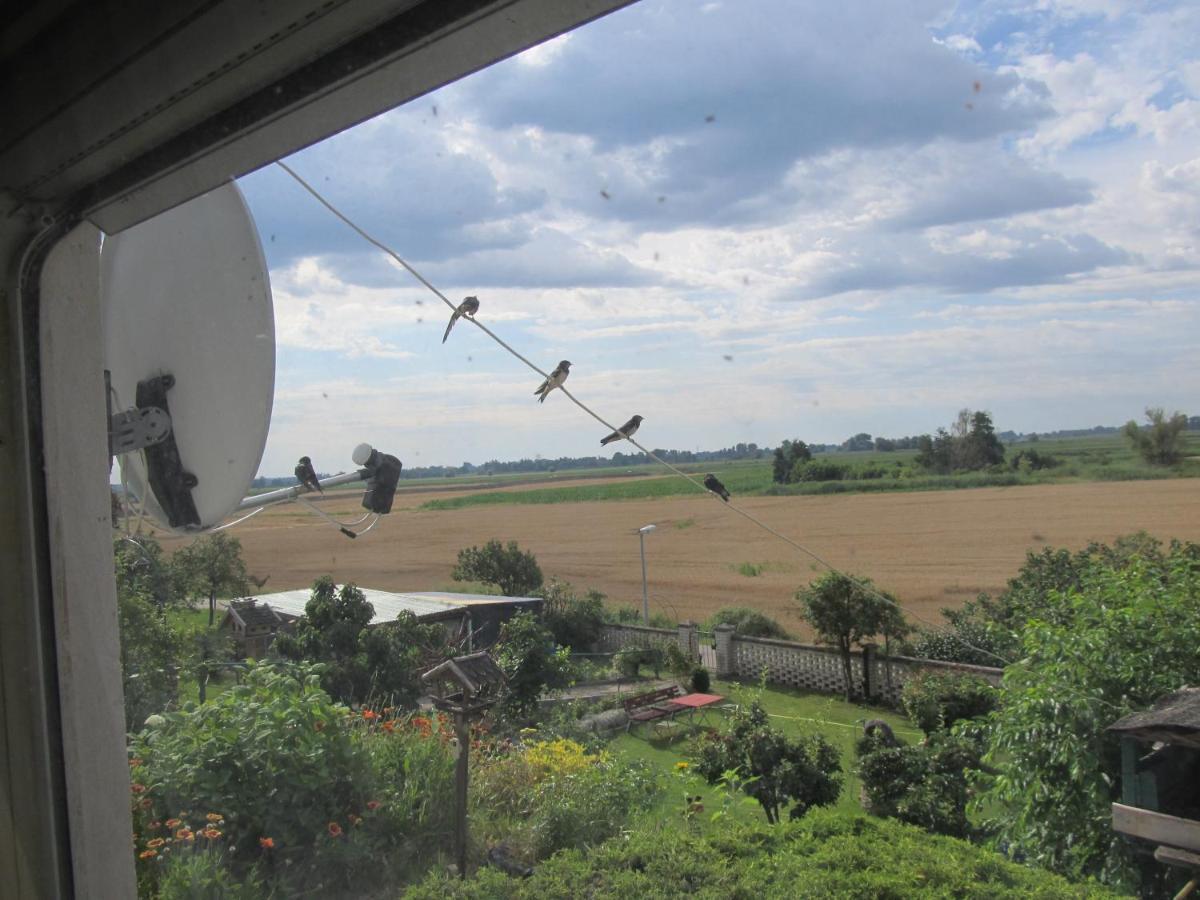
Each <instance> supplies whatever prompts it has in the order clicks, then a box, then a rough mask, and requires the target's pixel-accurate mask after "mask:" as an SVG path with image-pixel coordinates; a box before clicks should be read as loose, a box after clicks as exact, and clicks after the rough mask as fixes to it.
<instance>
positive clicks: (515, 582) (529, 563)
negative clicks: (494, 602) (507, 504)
mask: <svg viewBox="0 0 1200 900" xmlns="http://www.w3.org/2000/svg"><path fill="white" fill-rule="evenodd" d="M450 575H451V577H452V578H453V579H454V580H455V581H482V582H485V583H487V584H494V585H497V586H498V587H499V588H500V590H502V591H503V592H504V596H506V597H528V596H532V595H533V594H534V593H535V592H536V591H537V589H538V588H540V587H541V586H542V570H541V569H540V568H539V567H538V564H537V559H536V558H535V557H534V555H533V554H532V553H529V552H527V551H522V550H521V548H520V547H518V546H517V542H516V541H509V542H508V546H507V547H505V546H503V545H502V544H501V543H500V542H499V541H497V540H494V539H493V540H490V541H488V542H487V543H486V544H484V545H483V546H482V547H464V548H463V549H462V550H459V551H458V564H457V565H456V566H455V567H454V571H453V572H451V573H450Z"/></svg>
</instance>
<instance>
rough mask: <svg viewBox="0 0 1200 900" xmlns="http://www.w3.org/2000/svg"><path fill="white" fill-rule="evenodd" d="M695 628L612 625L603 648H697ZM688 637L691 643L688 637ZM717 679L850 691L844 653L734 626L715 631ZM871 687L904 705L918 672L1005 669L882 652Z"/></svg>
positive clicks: (858, 659)
mask: <svg viewBox="0 0 1200 900" xmlns="http://www.w3.org/2000/svg"><path fill="white" fill-rule="evenodd" d="M694 628H695V626H691V625H690V624H689V625H687V626H680V629H679V630H677V631H670V630H668V629H664V628H645V627H643V626H640V625H606V626H605V628H604V631H603V633H602V636H601V639H600V643H601V646H602V648H603V649H604V650H605V651H608V652H612V651H616V650H620V649H621V648H622V647H648V646H653V645H655V644H662V643H666V642H668V641H675V642H679V644H680V645H681V646H682V645H683V642H684V640H685V639H686V641H687V645H688V647H689V649H691V648H692V647H694V646H695V645H694V644H693V641H694V640H695V637H694V635H695V634H696V632H695V630H694ZM685 635H686V638H685ZM715 639H716V650H715V662H716V666H715V668H716V674H717V676H718V677H720V678H742V679H745V680H747V681H758V680H759V679H760V678H761V677H762V676H763V673H764V672H765V673H766V680H767V683H768V684H783V685H788V686H790V687H795V688H801V689H803V690H806V691H816V692H819V693H823V694H840V693H843V692H844V691H845V685H844V682H843V675H842V657H841V654H840V653H839V652H838V651H837V650H836V649H834V648H832V647H821V646H817V645H814V644H801V643H798V642H796V641H779V640H774V639H772V638H752V637H745V636H744V635H738V634H735V633H734V631H733V628H732V627H731V626H718V627H717V629H716V632H715ZM863 656H864V654H863V653H862V651H859V650H855V651H854V652H853V653H851V656H850V677H851V679H852V680H853V683H854V688H855V690H856V691H858V692H861V691H862V687H863V675H864V670H863ZM869 657H870V679H869V683H870V687H871V693H872V694H873V695H874V697H875V698H876V699H879V700H883V701H884V702H886V703H890V704H893V705H898V704H899V702H900V692H901V690H902V689H903V688H904V683H905V682H906V681H908V680H909V679H910V678H912V677H913V676H914V675H916V674H917V673H918V672H930V671H933V672H962V673H969V674H972V675H979V676H981V677H982V678H984V679H986V680H987V681H988V682H990V683H991V684H995V685H998V684H999V683H1000V678H1001V676H1002V675H1003V674H1004V670H1003V669H993V668H989V667H987V666H970V665H966V664H964V663H950V662H942V661H940V660H934V659H914V658H912V657H908V656H892V657H890V658H889V657H887V656H884V655H883V654H882V653H880V652H879V651H878V650H875V651H873V652H872V653H870V654H869Z"/></svg>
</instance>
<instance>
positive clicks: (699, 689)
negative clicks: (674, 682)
mask: <svg viewBox="0 0 1200 900" xmlns="http://www.w3.org/2000/svg"><path fill="white" fill-rule="evenodd" d="M711 686H712V680H711V679H710V678H709V676H708V669H706V668H704V666H700V667H698V668H696V669H694V670H693V671H692V690H693V691H695V692H696V693H697V694H707V693H708V689H709V688H710V687H711Z"/></svg>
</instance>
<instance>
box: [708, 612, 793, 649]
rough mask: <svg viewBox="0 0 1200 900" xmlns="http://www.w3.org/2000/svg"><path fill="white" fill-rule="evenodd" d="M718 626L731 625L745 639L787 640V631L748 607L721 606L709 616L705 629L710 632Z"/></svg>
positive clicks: (769, 618)
mask: <svg viewBox="0 0 1200 900" xmlns="http://www.w3.org/2000/svg"><path fill="white" fill-rule="evenodd" d="M718 625H732V626H733V629H734V631H736V632H737V633H738V634H744V635H746V636H747V637H765V638H778V639H780V640H784V641H786V640H788V639H789V638H791V635H790V634H788V632H787V629H785V628H784V627H783V626H782V625H780V624H779V623H778V622H776V621H775V620H774V619H772V618H771V617H770V616H768V615H766V614H765V613H762V612H759V611H758V610H757V609H752V608H751V607H749V606H723V607H721V608H720V609H718V610H717V611H716V612H715V613H713V614H712V615H711V616H709V619H708V622H706V623H705V629H706V630H708V631H712V630H713V629H714V628H716V627H717V626H718Z"/></svg>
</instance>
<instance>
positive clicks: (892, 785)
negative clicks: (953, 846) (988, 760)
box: [855, 732, 979, 837]
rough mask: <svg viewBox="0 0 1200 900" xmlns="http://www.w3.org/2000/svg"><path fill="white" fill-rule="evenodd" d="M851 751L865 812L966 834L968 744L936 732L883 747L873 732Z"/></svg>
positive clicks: (972, 755)
mask: <svg viewBox="0 0 1200 900" xmlns="http://www.w3.org/2000/svg"><path fill="white" fill-rule="evenodd" d="M855 749H856V751H857V754H858V765H857V770H856V771H857V774H858V776H859V778H861V779H862V783H863V796H864V806H866V808H867V809H868V811H870V812H871V813H874V814H875V815H877V816H887V817H890V818H896V819H899V820H900V821H902V822H908V823H909V824H910V825H919V826H920V827H921V828H924V829H926V830H928V831H933V832H936V833H937V834H947V835H950V836H951V837H967V836H968V835H969V834H970V831H971V828H970V824H969V823H968V821H967V802H968V800H969V799H970V796H969V782H970V778H971V772H972V771H973V770H977V769H978V768H979V748H978V747H977V746H976V745H975V744H974V743H973V742H971V741H970V740H968V739H966V738H962V737H958V736H955V735H951V734H947V733H945V732H940V733H938V734H936V735H934V736H932V737H930V738H929V740H928V741H927V742H926V743H924V744H918V745H916V746H903V745H901V746H889V745H888V744H887V742H886V741H885V740H883V739H882V737H881V736H879V735H878V734H877V733H876V734H873V735H867V736H865V737H862V738H860V739H859V740H858V742H857V744H856V747H855Z"/></svg>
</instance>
